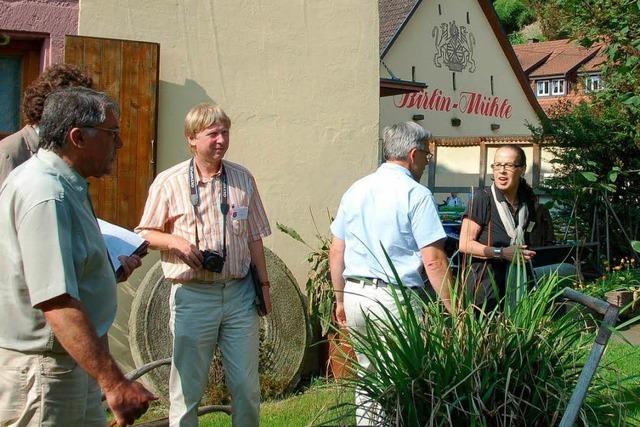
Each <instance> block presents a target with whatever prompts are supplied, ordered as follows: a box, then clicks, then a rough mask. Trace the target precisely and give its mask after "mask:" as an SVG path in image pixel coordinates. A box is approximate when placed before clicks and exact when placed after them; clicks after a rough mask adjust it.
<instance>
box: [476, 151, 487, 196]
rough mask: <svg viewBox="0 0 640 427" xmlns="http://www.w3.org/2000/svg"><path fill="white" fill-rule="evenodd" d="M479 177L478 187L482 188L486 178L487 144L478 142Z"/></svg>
mask: <svg viewBox="0 0 640 427" xmlns="http://www.w3.org/2000/svg"><path fill="white" fill-rule="evenodd" d="M479 172H480V176H478V187H480V188H482V187H484V185H485V183H484V181H485V177H486V176H487V144H486V143H485V142H484V141H482V140H480V171H479Z"/></svg>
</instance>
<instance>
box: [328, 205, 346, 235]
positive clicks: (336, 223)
mask: <svg viewBox="0 0 640 427" xmlns="http://www.w3.org/2000/svg"><path fill="white" fill-rule="evenodd" d="M344 205H345V200H344V196H343V197H342V200H341V201H340V206H339V207H338V213H337V214H336V217H335V218H334V220H333V222H332V223H331V227H330V228H331V234H333V235H334V236H336V237H337V238H338V239H341V240H344V239H345V236H344V234H345V231H344V221H345V218H344Z"/></svg>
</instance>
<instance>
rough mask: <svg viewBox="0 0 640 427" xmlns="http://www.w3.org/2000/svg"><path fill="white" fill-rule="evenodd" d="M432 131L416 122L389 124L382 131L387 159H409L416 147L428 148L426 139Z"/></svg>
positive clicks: (419, 148)
mask: <svg viewBox="0 0 640 427" xmlns="http://www.w3.org/2000/svg"><path fill="white" fill-rule="evenodd" d="M429 138H431V132H429V131H428V130H426V129H425V128H423V127H422V126H420V125H419V124H417V123H415V122H404V123H397V124H395V125H393V126H387V127H385V128H384V131H383V133H382V139H383V143H382V144H383V150H384V159H385V160H407V157H408V156H409V152H410V151H411V150H413V149H414V148H417V149H418V150H424V151H426V150H427V147H426V141H427V140H428V139H429Z"/></svg>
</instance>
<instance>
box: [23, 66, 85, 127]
mask: <svg viewBox="0 0 640 427" xmlns="http://www.w3.org/2000/svg"><path fill="white" fill-rule="evenodd" d="M71 86H82V87H88V88H93V79H92V78H91V76H89V75H87V74H85V73H83V72H82V70H80V68H78V67H76V66H75V65H71V64H56V65H52V66H50V67H49V68H47V69H46V70H45V72H44V73H42V74H41V75H40V77H38V78H37V79H36V80H35V81H34V82H33V83H31V84H30V85H29V87H27V89H26V90H25V91H24V96H23V99H22V114H23V115H24V118H25V121H26V122H27V123H29V124H32V125H37V124H38V123H39V122H40V118H41V117H42V109H43V108H44V101H45V99H47V96H49V94H50V93H51V92H55V91H56V90H59V89H63V88H65V87H71Z"/></svg>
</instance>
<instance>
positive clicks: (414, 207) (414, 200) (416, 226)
mask: <svg viewBox="0 0 640 427" xmlns="http://www.w3.org/2000/svg"><path fill="white" fill-rule="evenodd" d="M409 220H410V221H411V229H412V230H413V238H414V239H415V241H416V244H417V246H418V249H422V248H424V247H425V246H429V245H430V244H432V243H434V242H437V241H438V240H441V239H444V238H445V237H447V235H446V233H445V232H444V228H443V227H442V223H441V222H440V217H439V216H438V209H437V208H436V204H435V202H434V201H433V197H432V196H431V192H430V191H429V190H428V189H426V188H424V187H416V188H415V189H413V190H412V191H411V193H410V195H409Z"/></svg>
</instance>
